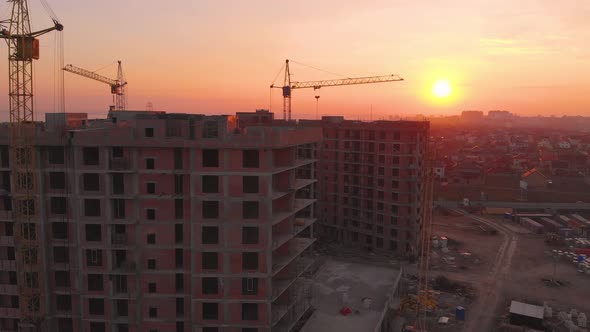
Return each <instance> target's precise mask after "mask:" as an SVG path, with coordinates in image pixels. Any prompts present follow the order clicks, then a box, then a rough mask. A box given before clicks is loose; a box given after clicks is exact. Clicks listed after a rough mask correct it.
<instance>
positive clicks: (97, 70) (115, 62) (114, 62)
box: [92, 61, 117, 73]
mask: <svg viewBox="0 0 590 332" xmlns="http://www.w3.org/2000/svg"><path fill="white" fill-rule="evenodd" d="M116 64H117V61H113V62H111V63H109V64H108V65H104V66H102V67H99V68H98V69H95V70H93V71H92V72H93V73H97V72H99V71H101V70H103V69H106V68H108V67H110V66H113V65H116Z"/></svg>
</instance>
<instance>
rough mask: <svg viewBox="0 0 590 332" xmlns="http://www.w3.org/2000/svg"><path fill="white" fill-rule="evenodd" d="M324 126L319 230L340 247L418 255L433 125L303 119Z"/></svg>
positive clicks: (427, 123) (312, 125)
mask: <svg viewBox="0 0 590 332" xmlns="http://www.w3.org/2000/svg"><path fill="white" fill-rule="evenodd" d="M300 125H301V126H308V127H321V128H322V131H323V140H322V144H321V147H320V157H319V163H318V181H319V186H318V199H319V201H318V226H319V233H320V234H321V235H322V236H326V237H329V238H333V239H337V240H338V241H339V242H340V243H348V244H353V245H358V246H361V247H365V248H370V249H371V250H377V251H389V252H392V253H394V254H396V255H398V256H411V255H415V254H416V253H417V251H418V249H419V240H420V230H421V225H422V214H421V206H422V200H421V198H422V196H423V193H424V189H425V181H424V179H423V176H424V174H425V166H426V165H425V153H426V148H427V145H428V140H429V128H430V124H429V122H425V121H373V122H361V121H351V120H345V119H344V118H343V117H323V118H322V120H318V121H303V120H302V121H300Z"/></svg>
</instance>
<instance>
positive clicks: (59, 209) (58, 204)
mask: <svg viewBox="0 0 590 332" xmlns="http://www.w3.org/2000/svg"><path fill="white" fill-rule="evenodd" d="M49 204H50V205H51V213H52V214H66V198H65V197H51V198H50V199H49Z"/></svg>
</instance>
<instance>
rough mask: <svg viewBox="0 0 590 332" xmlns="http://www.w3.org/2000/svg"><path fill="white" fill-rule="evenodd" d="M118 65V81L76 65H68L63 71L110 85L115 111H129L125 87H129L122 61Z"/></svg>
mask: <svg viewBox="0 0 590 332" xmlns="http://www.w3.org/2000/svg"><path fill="white" fill-rule="evenodd" d="M117 63H118V64H119V67H118V70H117V78H116V79H111V78H108V77H105V76H102V75H99V74H97V73H95V72H92V71H90V70H86V69H83V68H79V67H76V66H74V65H67V66H65V67H64V68H63V70H65V71H67V72H70V73H72V74H76V75H80V76H82V77H86V78H89V79H92V80H95V81H98V82H102V83H105V84H108V85H109V86H110V87H111V94H112V95H113V104H114V106H113V107H114V109H115V110H117V111H124V110H126V109H127V94H126V93H125V90H126V89H125V86H126V85H127V81H125V76H124V75H123V66H122V65H121V61H117Z"/></svg>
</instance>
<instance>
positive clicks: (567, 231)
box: [559, 227, 574, 237]
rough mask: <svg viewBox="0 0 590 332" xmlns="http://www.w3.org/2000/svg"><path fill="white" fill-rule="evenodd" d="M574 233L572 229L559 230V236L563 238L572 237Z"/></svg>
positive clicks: (563, 228)
mask: <svg viewBox="0 0 590 332" xmlns="http://www.w3.org/2000/svg"><path fill="white" fill-rule="evenodd" d="M573 233H574V231H573V230H572V229H571V228H567V227H562V228H560V229H559V235H561V236H563V237H571V236H572V235H573Z"/></svg>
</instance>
